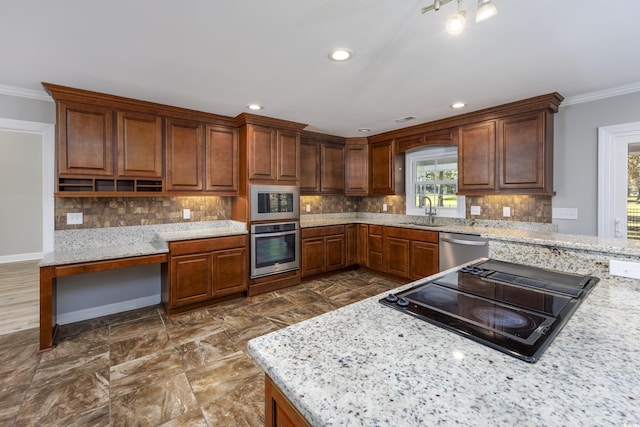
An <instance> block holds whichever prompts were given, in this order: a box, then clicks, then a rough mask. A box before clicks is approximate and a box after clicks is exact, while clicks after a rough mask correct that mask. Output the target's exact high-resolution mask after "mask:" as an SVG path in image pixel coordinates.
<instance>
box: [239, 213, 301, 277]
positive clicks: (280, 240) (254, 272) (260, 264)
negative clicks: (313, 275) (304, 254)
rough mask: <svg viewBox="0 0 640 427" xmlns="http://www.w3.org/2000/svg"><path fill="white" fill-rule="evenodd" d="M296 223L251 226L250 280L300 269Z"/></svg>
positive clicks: (298, 230)
mask: <svg viewBox="0 0 640 427" xmlns="http://www.w3.org/2000/svg"><path fill="white" fill-rule="evenodd" d="M299 233H300V227H299V223H298V222H297V221H293V222H280V223H269V224H253V225H251V278H256V277H261V276H268V275H270V274H276V273H283V272H285V271H291V270H297V269H299V268H300V240H299Z"/></svg>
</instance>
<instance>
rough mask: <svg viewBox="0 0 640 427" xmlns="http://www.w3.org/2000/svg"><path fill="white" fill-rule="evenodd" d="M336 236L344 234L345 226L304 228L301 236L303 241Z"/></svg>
mask: <svg viewBox="0 0 640 427" xmlns="http://www.w3.org/2000/svg"><path fill="white" fill-rule="evenodd" d="M334 234H344V225H328V226H326V227H312V228H303V229H302V232H301V233H300V235H301V236H302V238H303V239H306V238H310V237H324V236H332V235H334Z"/></svg>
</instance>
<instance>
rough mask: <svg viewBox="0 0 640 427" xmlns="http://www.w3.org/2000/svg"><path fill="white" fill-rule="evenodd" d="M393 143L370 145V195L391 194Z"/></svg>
mask: <svg viewBox="0 0 640 427" xmlns="http://www.w3.org/2000/svg"><path fill="white" fill-rule="evenodd" d="M392 145H393V141H385V142H382V143H377V144H373V145H371V147H369V150H370V152H371V155H370V157H371V162H370V166H371V187H370V190H371V194H374V195H379V194H393V181H394V178H393V168H394V159H393V147H392Z"/></svg>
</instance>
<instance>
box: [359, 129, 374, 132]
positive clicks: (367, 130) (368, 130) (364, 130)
mask: <svg viewBox="0 0 640 427" xmlns="http://www.w3.org/2000/svg"><path fill="white" fill-rule="evenodd" d="M358 132H371V129H369V128H360V129H358Z"/></svg>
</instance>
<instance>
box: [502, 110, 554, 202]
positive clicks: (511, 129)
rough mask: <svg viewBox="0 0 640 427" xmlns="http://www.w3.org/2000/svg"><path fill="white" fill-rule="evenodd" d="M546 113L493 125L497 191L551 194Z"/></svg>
mask: <svg viewBox="0 0 640 427" xmlns="http://www.w3.org/2000/svg"><path fill="white" fill-rule="evenodd" d="M549 120H553V115H552V114H551V113H549V112H546V111H534V112H532V113H525V114H519V115H516V116H511V117H506V118H504V119H500V120H498V121H497V141H496V143H497V162H498V182H497V185H498V190H499V191H505V190H515V191H519V190H526V191H527V192H531V193H537V192H540V193H542V194H553V188H552V187H551V179H552V175H551V174H552V172H553V168H552V167H551V166H552V164H553V147H552V145H551V141H552V140H553V134H552V133H551V128H550V127H549V126H547V121H549Z"/></svg>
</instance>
